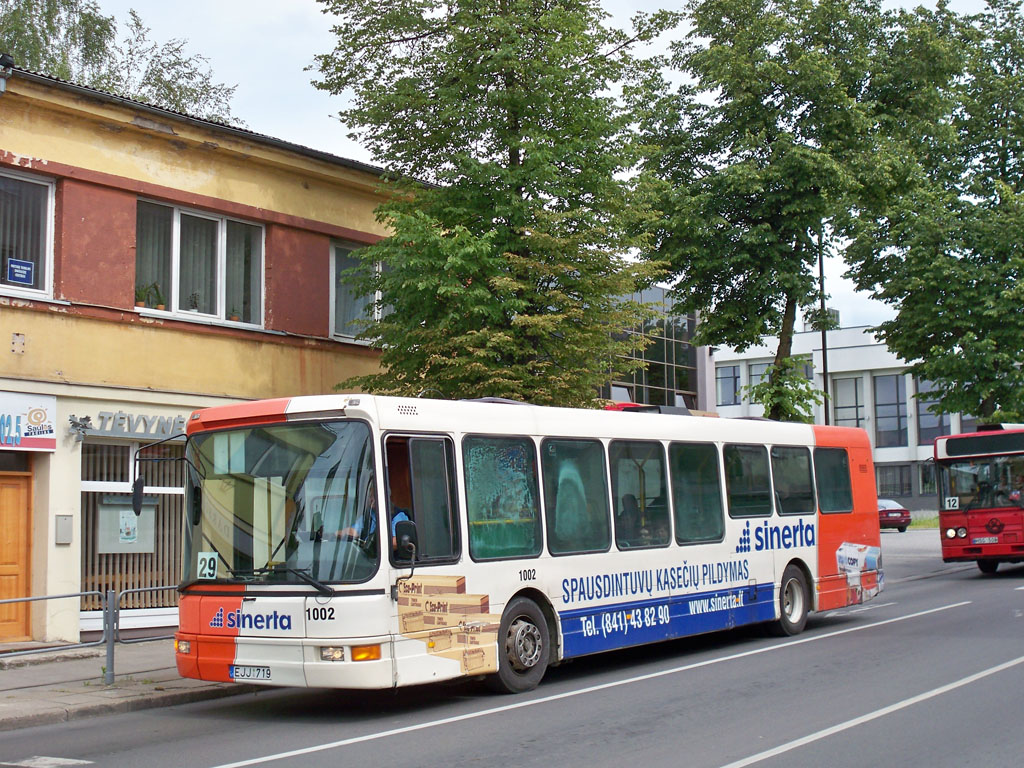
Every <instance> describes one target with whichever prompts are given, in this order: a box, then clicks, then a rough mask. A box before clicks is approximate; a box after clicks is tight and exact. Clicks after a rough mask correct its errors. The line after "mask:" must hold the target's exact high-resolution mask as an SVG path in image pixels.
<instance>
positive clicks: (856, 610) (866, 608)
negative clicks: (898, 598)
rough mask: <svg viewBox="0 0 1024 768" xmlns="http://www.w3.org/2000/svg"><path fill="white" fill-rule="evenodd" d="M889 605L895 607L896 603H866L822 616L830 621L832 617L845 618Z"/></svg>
mask: <svg viewBox="0 0 1024 768" xmlns="http://www.w3.org/2000/svg"><path fill="white" fill-rule="evenodd" d="M890 605H896V603H868V604H867V605H862V606H860V607H859V608H843V609H842V610H839V611H829V612H828V613H825V614H822V615H823V616H825V618H828V619H831V618H832V617H833V616H845V615H846V614H848V613H864V611H873V610H875V609H876V608H886V607H888V606H890Z"/></svg>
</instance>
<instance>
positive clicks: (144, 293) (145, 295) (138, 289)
mask: <svg viewBox="0 0 1024 768" xmlns="http://www.w3.org/2000/svg"><path fill="white" fill-rule="evenodd" d="M149 291H150V286H148V285H136V286H135V306H136V307H144V306H146V302H147V301H148V300H149Z"/></svg>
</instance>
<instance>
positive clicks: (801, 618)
mask: <svg viewBox="0 0 1024 768" xmlns="http://www.w3.org/2000/svg"><path fill="white" fill-rule="evenodd" d="M809 606H810V598H809V597H808V591H807V577H806V576H804V572H803V571H802V570H801V569H800V567H799V566H796V565H794V564H792V563H790V564H789V565H787V566H786V570H785V572H784V573H783V574H782V583H781V584H780V585H779V619H778V621H776V622H775V623H774V624H773V625H772V630H773V631H774V633H775V634H776V635H779V636H781V637H788V636H789V635H798V634H800V633H801V632H803V631H804V625H805V624H807V612H808V608H809Z"/></svg>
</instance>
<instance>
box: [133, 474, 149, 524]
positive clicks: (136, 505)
mask: <svg viewBox="0 0 1024 768" xmlns="http://www.w3.org/2000/svg"><path fill="white" fill-rule="evenodd" d="M145 485H146V478H144V477H143V476H142V475H139V476H138V477H136V478H135V482H134V483H132V512H134V513H135V516H136V517H138V516H139V515H141V514H142V489H143V488H144V487H145Z"/></svg>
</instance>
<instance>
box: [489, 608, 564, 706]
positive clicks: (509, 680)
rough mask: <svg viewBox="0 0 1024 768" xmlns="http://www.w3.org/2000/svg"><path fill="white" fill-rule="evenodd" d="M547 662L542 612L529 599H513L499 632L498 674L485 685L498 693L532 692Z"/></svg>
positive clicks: (548, 636) (546, 633)
mask: <svg viewBox="0 0 1024 768" xmlns="http://www.w3.org/2000/svg"><path fill="white" fill-rule="evenodd" d="M550 658H551V633H550V631H549V630H548V622H547V619H546V618H544V613H543V611H541V609H540V608H538V607H537V604H536V603H535V602H533V600H530V599H529V598H526V597H517V598H515V599H513V600H512V601H511V602H510V603H509V604H508V605H507V606H506V607H505V612H504V613H503V614H502V617H501V629H500V630H499V631H498V671H497V673H496V674H493V675H489V676H488V677H487V685H488V686H489V687H490V688H491V689H492V690H495V691H498V692H499V693H523V692H525V691H532V690H533V689H534V688H536V687H537V685H538V684H540V681H541V678H543V677H544V673H545V672H546V671H547V668H548V662H549V660H550Z"/></svg>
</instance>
